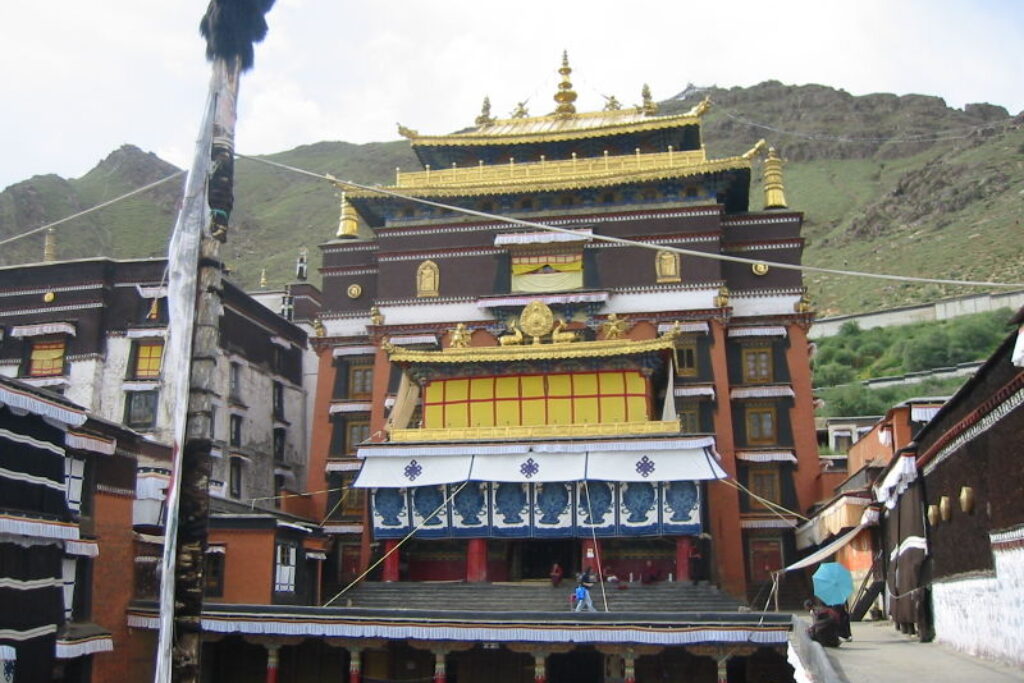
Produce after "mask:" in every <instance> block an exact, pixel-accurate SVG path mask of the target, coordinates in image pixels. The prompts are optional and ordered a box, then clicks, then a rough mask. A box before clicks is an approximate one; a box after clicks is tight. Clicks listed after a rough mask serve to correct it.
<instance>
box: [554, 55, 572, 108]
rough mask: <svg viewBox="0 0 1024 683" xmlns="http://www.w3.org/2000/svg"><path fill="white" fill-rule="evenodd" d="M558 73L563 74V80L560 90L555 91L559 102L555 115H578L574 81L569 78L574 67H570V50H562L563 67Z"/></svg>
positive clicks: (556, 99) (556, 100) (559, 86)
mask: <svg viewBox="0 0 1024 683" xmlns="http://www.w3.org/2000/svg"><path fill="white" fill-rule="evenodd" d="M558 73H560V74H562V82H561V83H559V84H558V92H557V93H555V102H558V106H557V107H556V108H555V115H556V116H558V117H559V118H563V119H568V118H572V117H573V116H575V115H576V105H575V104H573V102H575V101H576V91H575V90H573V89H572V81H570V80H569V74H571V73H572V69H571V68H570V67H569V53H568V51H563V52H562V68H560V69H559V70H558Z"/></svg>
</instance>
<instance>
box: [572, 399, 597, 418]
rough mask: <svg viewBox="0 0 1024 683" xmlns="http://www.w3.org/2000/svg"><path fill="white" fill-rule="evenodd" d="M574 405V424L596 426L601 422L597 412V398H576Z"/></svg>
mask: <svg viewBox="0 0 1024 683" xmlns="http://www.w3.org/2000/svg"><path fill="white" fill-rule="evenodd" d="M575 404H576V424H597V423H599V422H600V421H601V419H600V416H599V414H598V412H597V411H598V399H597V397H590V398H577V399H576V401H575Z"/></svg>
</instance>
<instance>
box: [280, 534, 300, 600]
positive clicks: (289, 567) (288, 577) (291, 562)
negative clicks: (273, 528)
mask: <svg viewBox="0 0 1024 683" xmlns="http://www.w3.org/2000/svg"><path fill="white" fill-rule="evenodd" d="M275 555H276V556H275V562H274V591H276V592H278V593H294V592H295V565H296V563H297V556H298V548H297V547H296V546H294V545H292V544H291V543H278V544H277V548H276V554H275Z"/></svg>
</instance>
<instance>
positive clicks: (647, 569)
mask: <svg viewBox="0 0 1024 683" xmlns="http://www.w3.org/2000/svg"><path fill="white" fill-rule="evenodd" d="M660 580H661V570H660V569H658V568H657V567H655V566H654V563H653V562H651V561H650V560H647V561H646V562H644V571H643V573H642V574H640V583H655V582H656V581H660Z"/></svg>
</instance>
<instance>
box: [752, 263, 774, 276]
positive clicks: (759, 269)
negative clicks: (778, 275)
mask: <svg viewBox="0 0 1024 683" xmlns="http://www.w3.org/2000/svg"><path fill="white" fill-rule="evenodd" d="M750 270H752V271H754V275H767V274H768V271H769V270H771V268H769V267H768V264H767V263H765V262H763V261H758V262H757V263H755V264H753V265H751V266H750Z"/></svg>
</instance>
